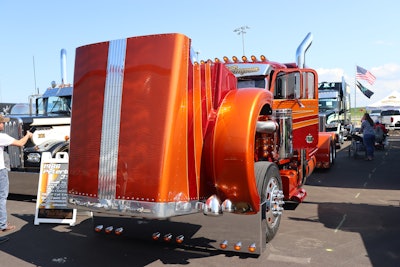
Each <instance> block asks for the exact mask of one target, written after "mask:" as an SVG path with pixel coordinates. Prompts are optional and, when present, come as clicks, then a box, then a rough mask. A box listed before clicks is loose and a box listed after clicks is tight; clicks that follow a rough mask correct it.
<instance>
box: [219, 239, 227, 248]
mask: <svg viewBox="0 0 400 267" xmlns="http://www.w3.org/2000/svg"><path fill="white" fill-rule="evenodd" d="M219 247H220V248H221V249H226V248H227V247H228V241H227V240H224V241H222V242H221V243H220V244H219Z"/></svg>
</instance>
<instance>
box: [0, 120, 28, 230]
mask: <svg viewBox="0 0 400 267" xmlns="http://www.w3.org/2000/svg"><path fill="white" fill-rule="evenodd" d="M8 121H10V118H6V117H4V116H3V115H0V230H1V231H3V232H5V231H9V230H13V229H15V226H14V225H11V224H9V223H8V221H7V208H6V202H7V197H8V191H9V180H8V170H7V168H6V166H5V164H4V147H6V146H9V145H13V146H20V147H22V146H24V145H25V144H26V142H27V141H28V139H29V138H31V137H32V133H31V132H29V131H28V132H27V133H26V135H25V136H24V137H22V138H21V139H19V140H17V139H14V138H13V137H11V136H9V135H8V134H6V133H3V131H4V123H5V122H8Z"/></svg>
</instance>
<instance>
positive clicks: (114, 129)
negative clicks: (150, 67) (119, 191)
mask: <svg viewBox="0 0 400 267" xmlns="http://www.w3.org/2000/svg"><path fill="white" fill-rule="evenodd" d="M126 42H127V40H126V39H119V40H114V41H110V45H109V48H108V61H107V76H106V84H105V88H104V106H103V121H102V125H103V127H102V129H101V143H100V159H99V177H98V179H99V188H98V194H99V198H100V199H112V198H114V197H115V192H116V183H117V162H118V144H119V128H120V115H121V101H122V89H123V88H122V87H123V80H124V68H125V55H126Z"/></svg>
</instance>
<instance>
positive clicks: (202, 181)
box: [68, 33, 335, 254]
mask: <svg viewBox="0 0 400 267" xmlns="http://www.w3.org/2000/svg"><path fill="white" fill-rule="evenodd" d="M311 42H312V35H311V34H308V35H307V37H306V38H305V39H304V40H303V42H302V43H301V44H300V46H299V48H298V49H297V52H296V54H297V55H296V57H297V62H296V63H289V64H281V63H276V62H272V61H269V60H268V59H266V58H265V57H264V56H261V57H260V58H259V59H256V58H255V57H251V59H247V58H246V57H243V58H242V60H238V59H237V58H236V57H233V58H232V60H229V59H228V58H224V60H219V59H215V60H213V61H211V60H208V61H206V62H197V61H196V59H195V58H196V55H195V52H194V50H193V49H192V48H191V40H190V39H189V38H188V37H187V36H185V35H183V34H178V33H176V34H160V35H148V36H139V37H132V38H127V39H120V40H115V41H109V42H102V43H96V44H91V45H86V46H82V47H79V48H77V50H76V61H75V74H74V101H73V105H72V117H71V139H70V152H69V153H70V155H69V178H68V205H69V207H70V208H76V209H79V210H89V211H92V212H94V214H95V215H94V218H95V225H94V226H95V230H96V231H97V232H105V233H110V234H117V235H121V234H122V233H123V234H129V233H134V232H136V233H135V236H137V237H139V236H141V237H144V238H147V239H149V240H155V241H158V242H173V243H176V244H178V245H182V246H184V245H188V246H192V247H193V246H200V247H206V248H215V249H224V250H228V251H238V252H244V253H254V254H260V253H261V252H262V251H263V250H264V249H265V247H266V243H268V242H269V241H271V240H272V239H273V237H274V236H275V234H276V233H277V231H278V228H279V224H280V221H281V217H282V212H283V205H284V203H285V201H295V202H301V201H302V200H303V199H304V198H305V196H306V192H305V190H304V189H303V188H302V186H303V184H304V183H305V180H306V178H307V177H308V176H309V175H310V174H311V173H312V171H313V170H314V168H315V167H321V168H329V167H330V166H331V165H332V164H333V161H334V157H335V150H334V149H335V148H334V147H335V140H334V135H333V134H331V133H320V132H318V90H317V89H318V88H317V87H318V80H317V73H316V72H315V71H314V70H312V69H309V68H305V64H304V58H305V53H306V50H307V49H308V47H309V46H310V45H311ZM204 215H208V216H204ZM139 229H140V230H139ZM203 230H204V232H207V233H208V234H210V238H205V237H204V236H201V234H200V235H199V232H201V231H203Z"/></svg>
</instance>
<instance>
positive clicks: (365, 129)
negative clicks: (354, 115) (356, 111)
mask: <svg viewBox="0 0 400 267" xmlns="http://www.w3.org/2000/svg"><path fill="white" fill-rule="evenodd" d="M361 133H362V134H363V143H364V146H365V150H366V152H367V153H366V154H367V158H366V159H365V160H373V159H374V150H375V147H374V145H375V130H374V121H373V120H372V119H371V117H370V116H369V114H368V113H365V114H364V116H363V117H362V119H361Z"/></svg>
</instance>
